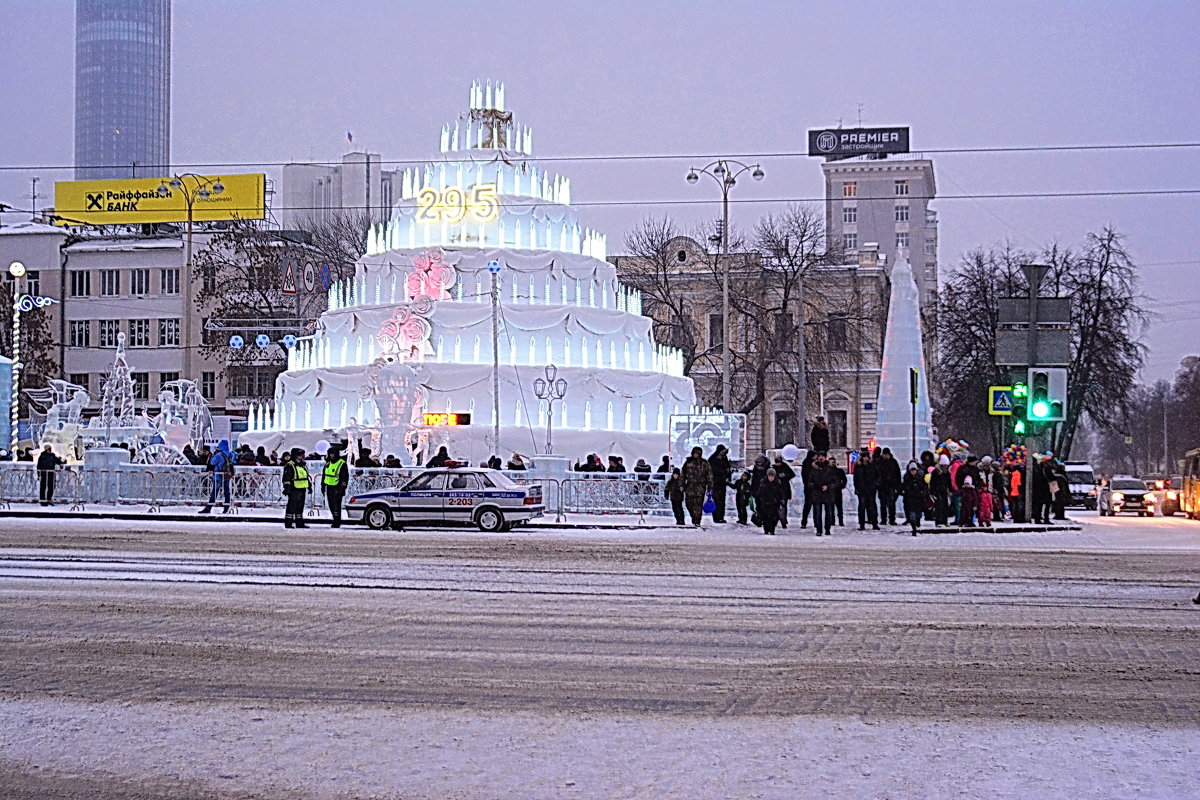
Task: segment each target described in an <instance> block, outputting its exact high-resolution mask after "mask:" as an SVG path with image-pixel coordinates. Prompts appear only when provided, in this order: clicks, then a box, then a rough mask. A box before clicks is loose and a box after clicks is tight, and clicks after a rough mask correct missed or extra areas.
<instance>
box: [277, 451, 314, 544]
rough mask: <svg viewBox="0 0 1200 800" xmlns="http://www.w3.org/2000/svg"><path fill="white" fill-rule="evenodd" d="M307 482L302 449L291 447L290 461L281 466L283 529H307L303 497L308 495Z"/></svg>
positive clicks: (307, 477)
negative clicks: (284, 499)
mask: <svg viewBox="0 0 1200 800" xmlns="http://www.w3.org/2000/svg"><path fill="white" fill-rule="evenodd" d="M308 482H309V476H308V467H307V466H306V465H305V464H304V448H303V447H293V448H292V460H291V461H289V462H288V463H286V464H284V465H283V491H284V492H285V493H286V494H287V508H286V509H285V511H284V515H283V527H285V528H292V527H296V528H306V527H308V526H307V525H305V524H304V496H305V495H306V494H308Z"/></svg>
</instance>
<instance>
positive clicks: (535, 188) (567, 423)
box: [241, 83, 695, 463]
mask: <svg viewBox="0 0 1200 800" xmlns="http://www.w3.org/2000/svg"><path fill="white" fill-rule="evenodd" d="M441 151H442V156H441V159H440V160H437V161H433V162H431V163H428V164H425V165H423V166H421V167H417V168H413V169H408V170H405V171H404V172H403V173H402V179H401V186H400V187H399V201H398V202H397V203H396V205H395V207H394V208H393V209H392V213H391V218H390V219H388V220H387V221H386V222H384V223H383V224H381V225H378V226H376V227H375V228H373V229H372V230H371V231H370V233H369V235H368V244H367V252H366V254H365V255H364V256H363V257H362V258H361V259H359V261H358V263H357V264H356V266H355V274H354V277H353V279H352V280H349V281H344V282H341V283H337V284H334V285H333V286H332V287H331V288H330V292H329V308H328V311H326V312H325V313H324V314H322V316H321V318H320V320H319V322H318V325H317V329H316V332H315V334H314V335H313V336H311V337H307V338H304V339H301V340H300V341H299V342H298V343H297V345H296V346H295V347H294V348H293V349H292V350H291V351H290V352H289V357H288V369H287V371H286V372H285V373H283V374H282V375H281V376H280V377H279V379H278V382H277V385H276V392H275V400H274V402H273V403H271V404H267V405H262V406H254V407H252V408H251V410H250V421H249V431H248V432H247V433H246V434H244V435H243V436H242V437H241V440H242V441H243V442H247V443H252V444H255V445H257V444H263V445H266V446H267V447H268V449H277V448H280V447H283V446H286V447H294V446H302V447H305V448H306V449H312V448H313V447H315V445H316V443H317V442H318V441H319V440H322V439H325V440H329V441H333V440H334V439H337V438H341V437H342V436H349V437H350V439H351V440H352V441H356V442H357V441H358V440H363V442H364V444H366V443H368V442H369V443H370V444H371V446H373V448H374V449H375V452H376V453H377V454H379V455H380V456H383V455H387V454H389V453H391V454H395V455H397V456H398V457H400V458H401V460H403V461H405V462H406V463H411V462H412V461H413V460H419V459H421V458H423V457H425V455H426V453H427V452H428V451H429V450H432V449H434V448H436V447H437V446H439V445H442V444H445V445H447V446H448V447H449V449H450V452H451V454H452V455H454V456H456V457H460V458H465V459H470V460H471V461H472V462H476V463H477V462H479V461H481V460H483V459H485V458H487V456H488V455H489V454H491V453H496V454H498V455H501V456H502V457H504V458H507V456H508V455H509V454H510V453H512V452H519V453H522V454H525V455H536V454H540V453H544V452H545V439H546V436H545V433H546V428H547V422H548V420H547V413H548V412H549V411H550V409H549V408H548V407H547V404H546V402H544V401H541V400H539V399H538V397H537V394H536V391H535V388H534V383H535V381H536V379H538V378H540V377H543V375H544V372H545V367H546V366H547V365H550V364H553V365H555V366H556V367H557V370H558V373H557V375H558V377H559V378H561V379H563V380H564V381H565V386H566V396H565V398H564V399H563V400H562V401H560V402H556V403H555V404H554V406H553V414H554V419H553V438H554V450H555V452H556V453H557V454H562V455H567V456H569V457H571V458H582V457H583V456H584V455H585V454H587V453H591V452H598V453H600V454H601V455H607V454H610V453H618V454H621V455H623V456H624V457H625V458H626V461H627V462H628V463H632V460H631V459H632V458H638V457H643V458H646V459H647V460H650V459H653V461H652V463H654V462H656V461H657V460H658V457H660V456H661V455H662V454H663V453H665V452H667V449H668V446H667V444H668V428H669V420H670V416H671V415H672V414H676V413H689V412H691V411H692V410H693V406H694V403H695V390H694V387H693V385H692V381H691V379H689V378H686V377H684V375H683V361H682V357H681V355H680V353H679V352H678V351H676V350H673V349H671V348H667V347H664V346H663V345H660V344H658V343H657V342H655V340H654V335H653V332H652V327H651V320H650V319H649V318H648V317H645V316H642V314H641V310H642V308H641V298H640V295H639V294H638V293H637V291H635V290H633V289H630V288H627V287H625V286H622V285H621V284H620V283H619V282H618V281H617V275H616V270H615V268H614V267H613V265H612V264H610V263H608V262H607V261H605V260H604V259H605V238H604V236H603V235H602V234H599V233H597V232H596V231H593V230H590V229H588V228H585V227H583V226H582V225H580V223H579V220H578V218H577V215H576V213H575V210H574V209H573V208H572V207H571V188H570V182H569V181H568V180H567V179H566V178H565V177H562V176H559V175H555V174H551V173H549V172H547V171H545V170H543V169H542V168H540V167H539V166H538V165H537V164H536V163H531V162H530V160H529V156H530V155H531V154H532V134H531V132H530V130H529V129H528V128H527V127H523V126H520V125H518V124H516V123H515V122H514V121H513V116H512V113H511V112H510V111H509V110H508V109H507V108H506V106H505V97H504V86H503V85H502V84H498V85H496V86H492V84H490V83H488V84H486V85H484V84H474V85H473V86H472V87H471V97H470V108H469V110H468V111H467V112H466V113H465V114H463V115H462V116H461V117H460V118H459V120H458V121H456V122H454V123H453V124H451V125H448V126H446V127H445V128H443V129H442V132H441ZM494 331H495V333H494ZM493 348H496V350H495V351H493ZM495 360H498V362H499V368H498V369H494V366H493V365H494V361H495ZM497 382H498V384H499V387H498V388H499V397H498V398H497V397H496V391H495V389H496V383H497ZM442 414H445V415H458V416H457V419H458V420H462V419H464V417H463V416H462V415H465V414H469V415H470V420H471V424H470V425H469V426H467V425H457V426H453V425H443V424H438V423H443V422H445V421H446V420H447V418H446V417H441V416H438V415H442ZM497 415H498V419H497ZM497 421H498V423H499V441H498V442H497V441H495V435H494V430H495V426H496V423H497ZM426 423H432V424H426Z"/></svg>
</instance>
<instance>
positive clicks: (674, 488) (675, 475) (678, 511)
mask: <svg viewBox="0 0 1200 800" xmlns="http://www.w3.org/2000/svg"><path fill="white" fill-rule="evenodd" d="M663 495H664V496H666V498H667V499H668V500H670V501H671V511H672V512H674V514H675V524H676V525H682V524H683V475H681V474H680V472H679V467H675V468H674V469H672V470H671V477H670V478H669V479H668V480H667V485H666V487H664V489H663Z"/></svg>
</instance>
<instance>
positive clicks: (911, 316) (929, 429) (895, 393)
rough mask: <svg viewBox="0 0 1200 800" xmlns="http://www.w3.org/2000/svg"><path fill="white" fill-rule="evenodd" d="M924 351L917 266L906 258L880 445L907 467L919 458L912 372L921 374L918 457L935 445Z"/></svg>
mask: <svg viewBox="0 0 1200 800" xmlns="http://www.w3.org/2000/svg"><path fill="white" fill-rule="evenodd" d="M924 352H925V351H924V349H923V348H922V335H921V308H920V300H919V297H918V294H917V282H916V280H914V279H913V273H912V266H911V265H910V264H909V263H908V260H907V259H906V258H905V257H904V256H903V255H901V256H900V258H899V259H898V260H897V261H896V265H895V266H894V267H893V268H892V297H891V302H890V303H889V304H888V317H887V328H886V329H885V331H884V336H883V371H882V373H881V375H880V378H879V404H878V406H877V408H878V417H877V418H876V424H875V440H876V441H877V442H878V445H879V447H888V448H891V451H892V454H893V455H895V457H896V459H897V460H898V461H900V462H901V464H904V463H906V462H907V461H908V460H909V459H910V458H911V457H912V456H913V455H914V453H913V407H912V403H911V402H910V400H909V398H910V394H909V387H910V384H909V380H910V378H909V370H910V369H911V368H913V367H916V369H917V370H918V372H917V409H916V410H917V416H916V454H915V455H920V453H921V451H922V450H926V449H929V448H930V447H931V446H932V445H933V439H934V436H933V421H932V419H931V416H930V409H929V386H928V381H927V380H926V373H925V355H924Z"/></svg>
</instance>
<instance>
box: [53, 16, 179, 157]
mask: <svg viewBox="0 0 1200 800" xmlns="http://www.w3.org/2000/svg"><path fill="white" fill-rule="evenodd" d="M170 163H171V0H76V4H75V178H76V179H77V180H90V179H95V178H127V177H130V176H133V175H136V176H138V177H163V176H165V175H167V174H168V172H169V167H170Z"/></svg>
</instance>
